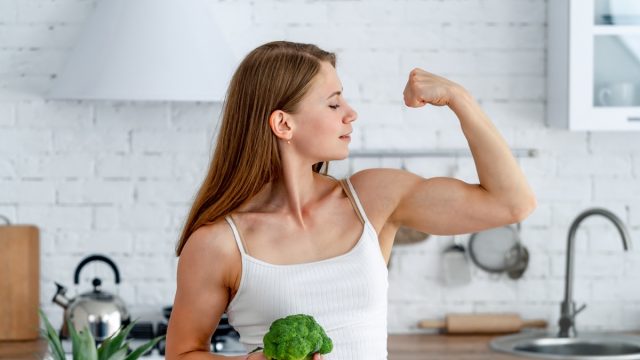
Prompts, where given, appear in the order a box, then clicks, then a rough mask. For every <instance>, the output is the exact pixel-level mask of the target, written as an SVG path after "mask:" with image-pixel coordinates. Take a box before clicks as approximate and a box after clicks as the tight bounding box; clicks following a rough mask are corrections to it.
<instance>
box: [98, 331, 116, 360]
mask: <svg viewBox="0 0 640 360" xmlns="http://www.w3.org/2000/svg"><path fill="white" fill-rule="evenodd" d="M116 335H118V331H116V332H114V333H113V334H111V335H109V337H107V338H106V339H104V340H103V341H102V343H100V346H98V360H108V359H109V358H110V357H111V356H112V355H113V354H114V353H115V352H117V351H118V346H117V344H116V343H114V341H113V340H114V339H115V337H116Z"/></svg>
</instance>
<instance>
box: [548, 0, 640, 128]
mask: <svg viewBox="0 0 640 360" xmlns="http://www.w3.org/2000/svg"><path fill="white" fill-rule="evenodd" d="M547 4H548V11H549V14H548V15H549V17H548V37H547V39H548V44H549V46H548V53H547V60H548V61H547V104H548V107H547V122H548V124H549V125H550V126H553V127H560V128H565V129H569V130H578V131H580V130H594V131H597V130H640V0H550V1H548V3H547Z"/></svg>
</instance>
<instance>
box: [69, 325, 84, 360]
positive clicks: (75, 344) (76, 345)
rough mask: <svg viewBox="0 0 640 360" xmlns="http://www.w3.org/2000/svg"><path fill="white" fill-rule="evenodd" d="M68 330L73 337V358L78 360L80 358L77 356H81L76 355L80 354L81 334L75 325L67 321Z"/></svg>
mask: <svg viewBox="0 0 640 360" xmlns="http://www.w3.org/2000/svg"><path fill="white" fill-rule="evenodd" d="M67 330H68V332H69V335H70V337H71V350H72V353H73V358H74V359H78V357H76V356H80V355H76V353H77V352H80V343H81V342H82V340H81V339H80V334H78V332H77V331H76V328H75V326H73V323H72V322H71V321H70V320H67Z"/></svg>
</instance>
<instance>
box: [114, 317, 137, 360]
mask: <svg viewBox="0 0 640 360" xmlns="http://www.w3.org/2000/svg"><path fill="white" fill-rule="evenodd" d="M136 322H137V320H134V321H132V322H131V323H130V324H129V325H127V327H125V328H124V329H123V328H122V327H121V328H120V329H119V330H118V331H116V336H115V337H114V338H113V340H112V341H111V344H110V345H109V346H110V352H111V353H113V352H115V351H117V350H119V349H120V348H121V347H122V346H123V342H124V341H125V340H126V339H127V336H129V333H130V332H131V330H132V329H133V325H135V323H136ZM107 359H108V357H107Z"/></svg>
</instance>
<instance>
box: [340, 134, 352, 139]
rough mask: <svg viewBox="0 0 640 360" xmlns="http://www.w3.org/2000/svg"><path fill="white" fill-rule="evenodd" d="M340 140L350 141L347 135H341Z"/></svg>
mask: <svg viewBox="0 0 640 360" xmlns="http://www.w3.org/2000/svg"><path fill="white" fill-rule="evenodd" d="M340 139H342V140H351V136H349V135H342V136H340Z"/></svg>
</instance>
